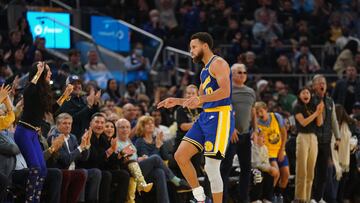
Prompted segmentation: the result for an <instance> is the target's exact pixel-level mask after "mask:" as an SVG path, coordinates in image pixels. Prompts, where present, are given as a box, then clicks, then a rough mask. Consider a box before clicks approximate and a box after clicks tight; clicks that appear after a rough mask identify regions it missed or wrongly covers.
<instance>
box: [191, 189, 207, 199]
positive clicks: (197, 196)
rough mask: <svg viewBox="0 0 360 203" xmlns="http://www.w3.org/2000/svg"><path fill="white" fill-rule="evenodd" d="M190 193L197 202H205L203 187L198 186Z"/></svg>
mask: <svg viewBox="0 0 360 203" xmlns="http://www.w3.org/2000/svg"><path fill="white" fill-rule="evenodd" d="M192 193H193V195H194V197H195V199H196V200H197V201H205V199H206V196H205V193H204V188H203V187H201V186H199V187H197V188H194V189H193V190H192Z"/></svg>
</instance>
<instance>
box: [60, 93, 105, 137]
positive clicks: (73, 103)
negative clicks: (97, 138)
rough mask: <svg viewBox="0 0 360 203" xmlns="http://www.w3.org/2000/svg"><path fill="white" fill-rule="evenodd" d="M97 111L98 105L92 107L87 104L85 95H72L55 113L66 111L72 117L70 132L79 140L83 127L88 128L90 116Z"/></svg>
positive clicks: (83, 130)
mask: <svg viewBox="0 0 360 203" xmlns="http://www.w3.org/2000/svg"><path fill="white" fill-rule="evenodd" d="M98 111H99V108H98V106H93V107H92V108H89V107H88V106H87V102H86V97H77V96H72V97H71V99H70V100H69V101H66V102H65V103H64V104H63V105H62V106H61V107H60V109H59V110H58V111H57V112H56V115H58V114H60V113H68V114H70V115H71V116H72V117H73V124H72V130H71V133H72V134H74V135H75V136H76V138H77V139H78V141H80V140H81V136H82V135H83V133H84V132H85V129H87V128H89V124H90V120H91V116H92V115H93V114H94V113H96V112H98Z"/></svg>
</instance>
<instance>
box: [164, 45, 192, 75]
mask: <svg viewBox="0 0 360 203" xmlns="http://www.w3.org/2000/svg"><path fill="white" fill-rule="evenodd" d="M164 51H169V52H173V53H177V54H181V55H184V56H188V57H191V54H190V53H189V52H187V51H184V50H181V49H177V48H174V47H169V46H166V47H165V48H164ZM163 56H164V57H165V58H164V62H165V60H166V55H165V54H163ZM175 69H176V70H177V71H178V72H181V73H188V74H189V75H191V76H193V75H195V74H196V73H195V72H193V71H191V70H187V69H184V68H180V67H176V68H175Z"/></svg>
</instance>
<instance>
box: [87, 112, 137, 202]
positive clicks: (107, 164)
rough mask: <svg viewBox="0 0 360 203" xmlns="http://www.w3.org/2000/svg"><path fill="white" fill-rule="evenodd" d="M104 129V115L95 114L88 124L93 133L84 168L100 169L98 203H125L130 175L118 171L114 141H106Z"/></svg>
mask: <svg viewBox="0 0 360 203" xmlns="http://www.w3.org/2000/svg"><path fill="white" fill-rule="evenodd" d="M104 128H105V117H104V115H103V114H101V113H95V114H94V115H93V116H92V119H91V122H90V129H91V130H92V131H93V133H92V137H91V140H90V143H91V147H90V156H89V159H88V160H87V162H85V164H84V168H99V169H101V172H102V178H101V183H100V193H99V194H100V197H99V202H106V203H108V202H125V200H126V195H127V193H128V186H129V180H130V175H129V173H128V172H127V171H126V170H124V169H120V165H121V164H120V163H122V162H121V161H120V159H119V158H118V157H119V156H118V154H117V153H116V151H117V142H116V139H112V140H111V142H110V141H108V139H107V137H106V135H105V134H104ZM112 192H113V193H112Z"/></svg>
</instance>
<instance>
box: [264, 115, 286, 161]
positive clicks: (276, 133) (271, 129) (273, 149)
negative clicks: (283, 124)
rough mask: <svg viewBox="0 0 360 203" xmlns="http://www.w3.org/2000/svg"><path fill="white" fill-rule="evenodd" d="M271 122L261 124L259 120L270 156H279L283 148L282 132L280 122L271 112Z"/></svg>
mask: <svg viewBox="0 0 360 203" xmlns="http://www.w3.org/2000/svg"><path fill="white" fill-rule="evenodd" d="M270 116H271V122H270V125H269V126H265V125H261V124H260V123H259V122H258V128H259V129H260V135H263V136H264V143H265V146H266V147H267V149H268V151H269V158H277V156H278V153H279V150H280V148H281V134H280V127H279V123H278V121H277V119H276V116H275V114H274V113H270Z"/></svg>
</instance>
